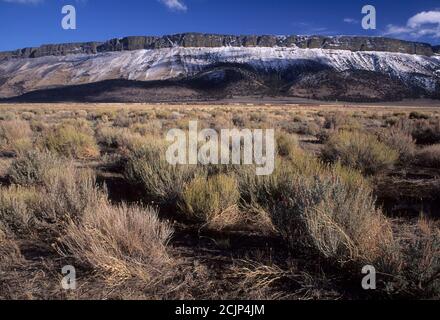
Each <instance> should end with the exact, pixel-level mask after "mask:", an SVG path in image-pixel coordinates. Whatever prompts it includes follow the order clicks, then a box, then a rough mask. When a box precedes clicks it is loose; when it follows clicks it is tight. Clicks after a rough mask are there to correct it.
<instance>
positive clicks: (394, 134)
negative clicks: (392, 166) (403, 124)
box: [378, 127, 416, 163]
mask: <svg viewBox="0 0 440 320" xmlns="http://www.w3.org/2000/svg"><path fill="white" fill-rule="evenodd" d="M378 137H379V141H381V142H383V143H385V144H386V145H387V146H388V147H390V148H392V149H394V150H396V151H397V152H399V160H400V161H401V162H402V163H407V162H409V161H411V160H412V159H413V158H414V154H415V152H416V143H415V140H414V139H413V137H412V136H411V134H409V133H407V132H405V131H403V130H401V129H399V128H398V127H391V128H389V129H384V130H382V131H380V132H379V134H378Z"/></svg>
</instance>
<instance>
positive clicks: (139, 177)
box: [125, 142, 203, 206]
mask: <svg viewBox="0 0 440 320" xmlns="http://www.w3.org/2000/svg"><path fill="white" fill-rule="evenodd" d="M201 171H203V169H200V168H199V167H197V166H189V165H177V166H173V165H170V164H169V163H168V162H167V160H166V159H165V145H164V144H163V143H161V142H157V143H156V144H153V142H152V144H150V145H144V146H143V147H142V148H140V149H138V150H135V151H133V152H132V153H131V154H130V155H129V156H128V159H127V161H126V164H125V176H126V177H127V179H128V180H129V181H131V182H132V183H134V184H136V185H139V187H140V188H141V190H142V193H143V195H144V197H145V199H146V200H148V201H152V202H155V203H158V204H160V205H165V206H175V205H176V204H177V201H178V200H179V199H181V195H182V193H183V190H184V187H185V185H186V183H188V182H189V181H191V180H192V178H193V177H194V176H196V175H197V173H198V172H201Z"/></svg>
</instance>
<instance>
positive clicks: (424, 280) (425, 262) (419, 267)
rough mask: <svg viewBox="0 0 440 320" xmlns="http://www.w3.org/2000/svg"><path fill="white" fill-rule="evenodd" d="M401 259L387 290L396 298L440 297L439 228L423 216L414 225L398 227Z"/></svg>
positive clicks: (435, 223)
mask: <svg viewBox="0 0 440 320" xmlns="http://www.w3.org/2000/svg"><path fill="white" fill-rule="evenodd" d="M398 233H399V238H400V246H401V248H402V252H403V257H402V265H401V268H400V271H399V272H398V273H397V274H396V275H395V276H394V279H393V280H394V281H392V282H391V284H390V286H389V288H388V290H389V291H390V293H391V294H394V295H397V296H403V297H405V298H408V297H416V298H417V299H439V298H440V228H439V225H438V223H437V222H433V221H430V220H428V219H427V218H425V217H421V218H419V220H418V221H417V223H416V224H413V225H411V226H409V227H408V226H407V227H405V226H400V229H399V232H398Z"/></svg>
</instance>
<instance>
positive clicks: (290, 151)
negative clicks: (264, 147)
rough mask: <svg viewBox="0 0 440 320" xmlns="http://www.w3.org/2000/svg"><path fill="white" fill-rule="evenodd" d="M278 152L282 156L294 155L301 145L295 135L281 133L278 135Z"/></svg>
mask: <svg viewBox="0 0 440 320" xmlns="http://www.w3.org/2000/svg"><path fill="white" fill-rule="evenodd" d="M276 147H277V154H278V155H279V156H281V157H292V156H293V155H294V153H295V151H296V150H297V149H298V147H299V143H298V138H297V136H295V135H290V134H286V133H280V134H278V135H277V137H276Z"/></svg>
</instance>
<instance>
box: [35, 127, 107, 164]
mask: <svg viewBox="0 0 440 320" xmlns="http://www.w3.org/2000/svg"><path fill="white" fill-rule="evenodd" d="M89 130H90V128H88V127H86V128H81V127H78V126H75V125H72V124H69V123H64V124H61V125H58V126H56V127H54V128H51V129H49V130H47V132H45V133H44V134H43V137H42V145H43V147H44V148H46V149H48V150H49V151H51V152H55V153H57V154H59V155H62V156H67V157H75V158H80V159H82V158H94V157H97V156H98V155H99V148H98V146H97V144H96V140H95V137H94V136H93V134H91V133H90V132H89Z"/></svg>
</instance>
